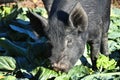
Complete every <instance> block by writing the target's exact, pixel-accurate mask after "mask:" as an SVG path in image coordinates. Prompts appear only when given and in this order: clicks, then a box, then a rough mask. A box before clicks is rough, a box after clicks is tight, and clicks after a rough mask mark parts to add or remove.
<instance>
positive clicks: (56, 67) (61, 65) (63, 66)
mask: <svg viewBox="0 0 120 80" xmlns="http://www.w3.org/2000/svg"><path fill="white" fill-rule="evenodd" d="M52 68H53V69H54V70H55V71H62V72H66V71H68V69H69V66H68V65H67V64H64V63H54V64H52Z"/></svg>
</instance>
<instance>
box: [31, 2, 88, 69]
mask: <svg viewBox="0 0 120 80" xmlns="http://www.w3.org/2000/svg"><path fill="white" fill-rule="evenodd" d="M31 14H32V15H33V13H31ZM34 17H35V18H34V20H33V18H32V19H31V23H32V24H35V26H34V27H33V29H34V30H35V31H36V32H37V33H38V34H39V35H41V34H42V35H45V36H46V37H47V38H48V42H49V44H50V45H51V46H52V48H51V53H50V54H51V56H50V57H49V60H50V62H51V66H52V68H53V69H54V70H56V71H68V70H69V69H70V68H71V67H72V66H73V65H74V64H75V63H76V61H77V60H78V59H79V57H80V56H81V55H82V54H83V52H84V47H85V43H86V30H87V27H88V17H87V14H86V12H85V10H84V9H83V8H82V6H81V4H80V3H76V4H75V5H74V6H73V7H71V11H70V12H69V13H67V12H65V11H62V10H60V11H57V12H55V13H54V14H52V13H50V16H49V18H48V20H47V19H44V18H42V17H40V16H38V15H37V16H36V15H34ZM36 26H37V27H36Z"/></svg>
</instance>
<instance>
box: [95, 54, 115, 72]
mask: <svg viewBox="0 0 120 80" xmlns="http://www.w3.org/2000/svg"><path fill="white" fill-rule="evenodd" d="M116 64H117V62H116V61H115V60H114V59H112V60H110V59H109V57H106V56H105V55H102V54H100V55H99V57H98V59H97V68H98V69H99V70H101V69H106V70H113V69H115V68H116Z"/></svg>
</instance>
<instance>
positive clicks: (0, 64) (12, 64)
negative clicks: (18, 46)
mask: <svg viewBox="0 0 120 80" xmlns="http://www.w3.org/2000/svg"><path fill="white" fill-rule="evenodd" d="M15 68H16V61H15V59H13V58H12V57H5V56H0V70H8V71H13V70H15Z"/></svg>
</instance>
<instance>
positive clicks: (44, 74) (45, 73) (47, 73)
mask: <svg viewBox="0 0 120 80" xmlns="http://www.w3.org/2000/svg"><path fill="white" fill-rule="evenodd" d="M31 73H32V74H33V75H34V76H35V75H36V74H40V76H39V80H47V79H50V78H53V77H57V76H58V74H57V72H55V71H53V70H50V69H47V68H44V67H37V68H36V69H34V70H33V71H32V72H31Z"/></svg>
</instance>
